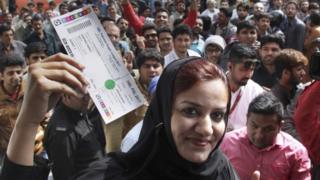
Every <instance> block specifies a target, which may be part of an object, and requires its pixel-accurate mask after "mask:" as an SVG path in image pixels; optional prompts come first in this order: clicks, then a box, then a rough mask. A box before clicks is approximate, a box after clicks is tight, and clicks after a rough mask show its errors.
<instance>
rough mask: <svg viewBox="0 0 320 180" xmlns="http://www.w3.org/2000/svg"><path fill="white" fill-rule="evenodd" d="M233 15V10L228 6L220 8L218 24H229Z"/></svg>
mask: <svg viewBox="0 0 320 180" xmlns="http://www.w3.org/2000/svg"><path fill="white" fill-rule="evenodd" d="M231 16H232V10H231V9H226V8H220V12H219V14H218V20H217V22H218V24H219V25H227V24H228V23H229V20H230V18H231Z"/></svg>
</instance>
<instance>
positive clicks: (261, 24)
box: [256, 13, 271, 32]
mask: <svg viewBox="0 0 320 180" xmlns="http://www.w3.org/2000/svg"><path fill="white" fill-rule="evenodd" d="M270 19H271V16H270V15H269V14H268V13H261V14H260V15H258V16H257V18H256V25H257V28H258V30H259V31H262V32H266V31H267V30H268V29H269V28H270Z"/></svg>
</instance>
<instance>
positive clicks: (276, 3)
mask: <svg viewBox="0 0 320 180" xmlns="http://www.w3.org/2000/svg"><path fill="white" fill-rule="evenodd" d="M272 2H273V5H274V6H275V7H276V8H282V5H283V1H282V0H273V1H272Z"/></svg>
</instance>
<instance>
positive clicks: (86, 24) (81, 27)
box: [67, 20, 91, 34]
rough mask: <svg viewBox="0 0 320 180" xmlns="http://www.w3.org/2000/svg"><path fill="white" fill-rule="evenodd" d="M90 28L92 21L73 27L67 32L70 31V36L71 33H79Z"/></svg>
mask: <svg viewBox="0 0 320 180" xmlns="http://www.w3.org/2000/svg"><path fill="white" fill-rule="evenodd" d="M89 26H91V21H90V20H87V21H85V22H83V23H80V24H77V25H75V26H72V27H70V28H67V31H68V33H69V34H71V33H74V32H77V31H79V30H81V29H84V28H87V27H89Z"/></svg>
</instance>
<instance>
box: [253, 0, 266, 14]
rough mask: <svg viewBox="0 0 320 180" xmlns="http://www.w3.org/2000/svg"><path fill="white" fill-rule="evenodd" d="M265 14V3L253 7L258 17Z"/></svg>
mask: <svg viewBox="0 0 320 180" xmlns="http://www.w3.org/2000/svg"><path fill="white" fill-rule="evenodd" d="M263 12H264V6H263V3H261V2H257V3H255V4H254V5H253V15H254V16H255V17H256V16H258V15H259V14H261V13H263Z"/></svg>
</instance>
